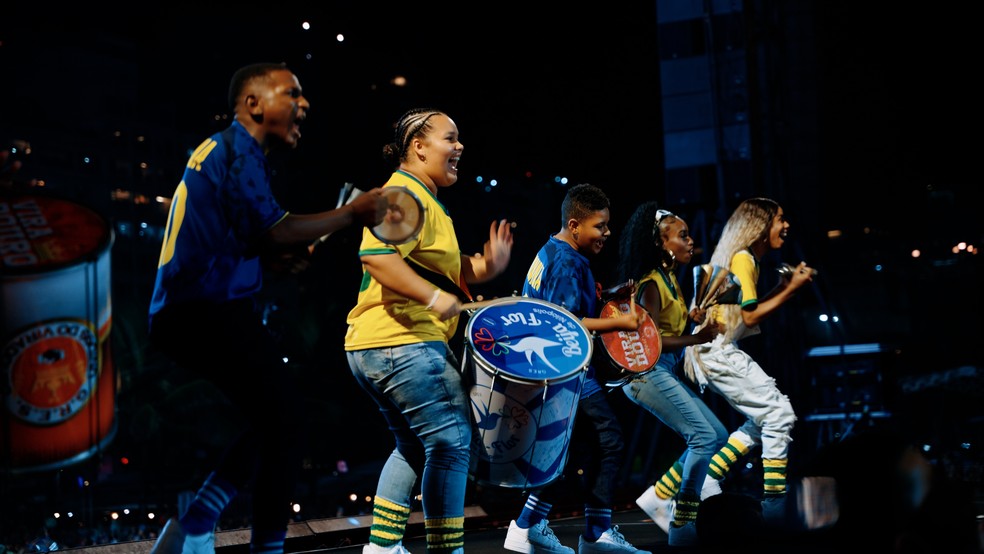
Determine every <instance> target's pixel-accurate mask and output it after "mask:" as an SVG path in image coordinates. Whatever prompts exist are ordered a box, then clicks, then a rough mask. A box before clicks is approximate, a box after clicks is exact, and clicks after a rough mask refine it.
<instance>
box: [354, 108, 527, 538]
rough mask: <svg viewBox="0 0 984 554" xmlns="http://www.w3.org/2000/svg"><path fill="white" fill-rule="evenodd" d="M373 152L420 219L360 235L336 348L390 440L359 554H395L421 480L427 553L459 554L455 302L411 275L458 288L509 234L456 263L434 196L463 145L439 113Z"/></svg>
mask: <svg viewBox="0 0 984 554" xmlns="http://www.w3.org/2000/svg"><path fill="white" fill-rule="evenodd" d="M395 129H396V134H395V140H394V142H392V143H390V144H387V145H386V146H384V148H383V155H384V157H386V158H387V159H388V160H390V161H392V162H393V165H394V167H396V168H397V169H396V171H395V172H394V173H393V175H392V176H391V177H390V179H389V181H387V183H386V185H384V191H385V187H392V186H403V187H407V188H408V189H409V190H410V191H411V192H413V193H414V194H415V195H416V196H417V197H418V198H419V199H420V201H421V203H422V204H423V218H424V222H423V225H422V227H421V229H420V232H419V234H418V235H417V236H416V237H415V238H413V239H411V240H410V241H409V242H406V243H403V244H399V245H392V244H387V243H386V242H383V241H381V240H379V239H378V238H376V237H375V236H374V235H373V234H372V233H371V232H369V231H368V230H367V231H366V232H364V233H363V238H362V244H361V245H360V247H359V257H360V259H361V261H362V266H363V269H364V273H363V278H362V285H361V287H360V290H359V297H358V301H357V302H356V305H355V307H354V308H352V310H351V311H350V312H349V314H348V319H347V322H348V324H349V327H348V332H347V333H346V335H345V350H346V355H347V357H348V362H349V366H350V367H351V369H352V374H353V375H354V376H355V378H356V381H358V383H359V385H360V386H361V387H362V388H363V389H364V390H365V391H366V392H367V393H368V394H369V395H370V396H371V397H372V398H373V400H374V401H375V402H376V404H378V406H379V410H380V412H381V413H382V414H383V416H384V417H385V418H386V422H387V424H388V426H389V428H390V429H391V430H392V431H393V435H394V437H395V439H396V448H395V449H394V450H393V452H392V453H391V454H390V456H389V459H388V460H387V461H386V464H385V465H384V466H383V470H382V473H381V474H380V476H379V483H378V485H377V488H376V496H375V501H374V504H373V523H372V530H371V534H370V538H369V541H370V542H369V544H368V545H366V546H365V548H364V549H363V551H364V552H367V553H375V552H389V553H394V554H400V553H403V552H406V549H404V548H403V545H402V539H403V532H404V530H405V527H406V522H407V519H408V517H409V515H410V498H411V494H412V492H413V488H414V485H415V483H416V482H417V479H421V494H422V497H423V509H424V524H425V527H426V530H427V549H428V552H430V553H431V554H433V553H435V552H438V553H460V552H463V551H464V504H465V487H466V485H467V481H468V468H469V457H470V443H471V430H472V421H471V413H470V411H469V410H470V408H469V403H468V395H467V391H466V390H465V388H464V386H463V384H462V381H461V372H460V369H459V364H458V361H457V359H456V357H455V355H454V353H453V352H452V351H451V349H450V348H449V346H448V341H449V340H450V338H451V337H452V336H453V335H454V332H455V329H456V327H457V325H458V316H459V313H460V312H461V301H460V299H459V298H458V297H457V296H456V295H454V294H451V293H448V292H445V291H444V290H442V289H441V288H437V287H435V285H433V284H432V283H431V281H430V280H428V279H425V278H424V277H422V276H421V274H418V272H417V271H416V270H415V269H414V268H412V267H411V266H410V265H409V264H410V263H415V264H417V265H418V266H421V267H423V268H424V270H429V271H431V272H433V273H435V274H437V275H438V276H439V278H440V279H444V278H446V279H447V280H449V281H450V282H451V283H452V284H454V285H457V286H458V287H459V288H461V289H464V290H467V286H468V284H470V283H482V282H485V281H488V280H490V279H492V278H494V277H496V276H497V275H499V274H500V273H502V272H503V270H505V269H506V266H507V265H508V264H509V256H510V253H511V251H512V245H513V236H512V230H511V227H510V225H509V224H508V222H506V221H505V220H502V221H498V222H496V221H493V222H492V225H491V227H490V229H489V240H488V242H486V243H485V247H484V252H483V254H482V255H479V256H465V255H462V254H461V250H460V248H459V247H458V239H457V237H456V235H455V231H454V226H453V225H452V221H451V217H450V216H449V215H448V213H447V210H446V209H445V207H444V206H443V205H442V204H441V202H440V201H438V199H437V193H438V190H439V189H440V188H442V187H449V186H451V185H453V184H454V183H455V182H456V181H457V180H458V160H459V159H460V158H461V153H462V150H463V149H464V146H463V145H462V144H461V142H460V140H459V138H458V127H457V126H456V125H455V123H454V121H453V120H452V119H451V118H450V117H448V115H447V114H445V113H444V112H441V111H439V110H431V109H414V110H410V111H408V112H407V113H405V114H404V115H403V116H402V117H400V119H399V120H398V121H397V122H396V127H395Z"/></svg>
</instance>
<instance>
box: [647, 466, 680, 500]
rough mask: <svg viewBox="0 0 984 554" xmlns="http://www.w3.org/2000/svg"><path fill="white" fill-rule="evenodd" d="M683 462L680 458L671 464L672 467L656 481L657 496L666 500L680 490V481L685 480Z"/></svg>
mask: <svg viewBox="0 0 984 554" xmlns="http://www.w3.org/2000/svg"><path fill="white" fill-rule="evenodd" d="M682 475H683V464H681V463H680V461H679V460H677V461H676V462H674V463H673V465H672V466H670V469H668V470H666V473H664V474H663V476H662V477H660V478H659V481H656V484H655V485H654V486H655V487H656V496H658V497H660V498H662V499H663V500H666V499H667V498H673V497H674V496H676V493H678V492H680V483H681V482H682V481H683V477H682Z"/></svg>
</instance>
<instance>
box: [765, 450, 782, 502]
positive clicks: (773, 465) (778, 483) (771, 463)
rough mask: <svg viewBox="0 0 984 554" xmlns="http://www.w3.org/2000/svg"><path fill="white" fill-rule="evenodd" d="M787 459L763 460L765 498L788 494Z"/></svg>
mask: <svg viewBox="0 0 984 554" xmlns="http://www.w3.org/2000/svg"><path fill="white" fill-rule="evenodd" d="M787 463H788V460H786V459H785V458H771V459H769V458H762V470H763V472H764V475H763V484H764V489H765V490H764V491H763V495H764V498H769V497H770V496H781V495H784V494H786V465H787Z"/></svg>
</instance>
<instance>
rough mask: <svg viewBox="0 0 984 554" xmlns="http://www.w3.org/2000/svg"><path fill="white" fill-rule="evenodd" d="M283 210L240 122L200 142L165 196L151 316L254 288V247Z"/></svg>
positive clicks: (257, 273) (258, 277)
mask: <svg viewBox="0 0 984 554" xmlns="http://www.w3.org/2000/svg"><path fill="white" fill-rule="evenodd" d="M286 215H287V212H286V211H285V210H284V209H283V208H281V207H280V205H279V204H277V201H276V200H275V199H274V197H273V193H272V191H271V189H270V168H269V165H268V163H267V159H266V156H265V155H264V153H263V150H262V149H261V148H260V144H259V143H258V142H256V139H254V138H253V137H252V136H251V135H250V134H249V132H247V131H246V129H245V128H244V127H243V126H242V125H240V124H239V122H233V124H232V125H230V126H229V128H227V129H226V130H225V131H223V132H221V133H216V134H214V135H212V136H211V137H209V138H208V139H207V140H205V142H203V143H202V144H201V145H200V146H199V147H198V148H197V149H195V151H194V152H193V153H192V155H191V157H190V158H189V160H188V165H187V167H186V168H185V171H184V175H183V177H182V179H181V182H180V183H179V184H178V187H177V189H176V190H175V192H174V197H173V198H172V199H171V209H170V212H169V214H168V219H167V228H166V229H165V231H164V241H163V244H162V246H161V256H160V260H159V261H158V264H157V278H156V281H155V282H154V294H153V297H152V299H151V303H150V316H151V318H153V316H154V314H156V313H157V312H159V311H160V310H161V308H163V307H164V306H167V305H169V304H174V303H179V302H186V301H205V302H225V301H229V300H235V299H239V298H246V297H251V296H252V295H253V294H255V293H256V292H258V291H259V290H260V288H261V286H262V284H263V268H262V267H261V265H260V259H259V256H258V253H257V252H256V250H255V246H256V244H257V241H258V240H259V239H260V237H262V236H263V234H264V233H265V232H266V231H267V230H269V229H270V228H271V227H273V226H274V225H275V224H277V223H278V222H279V221H280V220H281V219H283V218H284V217H285V216H286Z"/></svg>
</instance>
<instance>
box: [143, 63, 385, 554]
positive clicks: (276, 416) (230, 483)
mask: <svg viewBox="0 0 984 554" xmlns="http://www.w3.org/2000/svg"><path fill="white" fill-rule="evenodd" d="M229 105H230V107H231V108H232V110H233V111H234V112H235V120H234V121H233V122H232V124H231V125H230V126H229V127H228V128H227V129H226V130H224V131H222V132H220V133H216V134H215V135H212V136H211V137H209V138H208V139H206V140H205V141H204V142H203V143H202V144H201V145H200V146H199V147H198V148H197V149H196V150H195V151H194V153H192V155H191V158H190V159H189V160H188V165H187V167H186V168H185V171H184V175H183V176H182V179H181V182H180V183H179V184H178V187H177V189H176V190H175V192H174V196H173V198H172V200H171V207H170V213H169V215H168V221H167V228H166V230H165V233H164V240H163V245H162V248H161V256H160V260H159V261H158V266H157V278H156V281H155V283H154V293H153V298H152V300H151V303H150V310H149V316H150V319H149V333H150V340H151V343H152V345H153V346H154V347H155V348H158V349H159V350H161V351H162V352H164V353H165V354H167V355H168V356H170V357H171V358H172V359H173V360H174V361H176V362H177V363H179V364H181V365H182V366H184V367H187V368H189V369H192V370H194V371H195V372H197V373H198V374H199V375H200V376H202V377H203V378H206V379H209V380H210V381H211V382H212V383H213V384H215V386H216V387H218V389H219V390H221V391H222V392H223V393H224V394H225V395H226V396H227V397H228V399H229V401H230V402H231V403H232V404H233V405H234V406H235V407H236V408H237V409H239V410H240V412H241V413H242V415H243V417H244V418H245V421H246V425H247V427H246V429H245V431H244V433H243V434H242V435H241V436H240V437H239V438H238V439H236V440H235V441H234V442H233V444H232V445H230V446H229V449H228V450H227V451H226V452H225V454H224V455H223V457H222V458H221V459H220V461H219V463H218V466H217V467H216V468H215V469H214V470H213V471H212V472H211V473H210V474H209V475H208V477H207V478H206V479H205V482H204V484H203V485H202V486H201V488H200V489H199V491H198V494H197V496H196V497H195V499H194V501H193V502H192V503H191V504H190V505H189V506H188V508H187V510H186V511H185V513H184V514H182V515H181V517H180V519H179V518H172V519H170V520H169V521H168V523H167V524H166V525H165V527H164V530H163V531H162V532H161V536H160V537H159V538H158V539H157V542H156V543H155V544H154V547H153V549H152V550H151V552H152V554H178V553H184V554H213V553H214V552H215V532H214V530H215V526H216V523H217V521H218V519H219V515H220V514H221V513H222V511H223V509H224V508H225V507H226V506H227V505H228V504H229V502H230V501H231V500H232V498H233V497H234V496H235V495H236V493H237V492H238V491H240V490H242V489H243V488H244V487H245V486H247V485H250V484H251V485H252V493H253V508H252V510H253V511H252V538H251V544H250V551H251V553H253V554H280V553H282V552H283V551H284V540H285V538H286V534H287V524H288V522H289V521H290V495H291V494H292V493H293V491H294V484H295V478H296V470H297V469H298V466H299V465H300V459H299V457H298V455H299V450H298V448H297V447H298V443H299V441H298V440H297V439H298V437H296V436H294V435H293V434H292V432H293V430H295V429H296V428H297V427H298V426H297V425H296V424H294V422H293V421H292V420H293V419H294V418H295V417H296V415H297V410H296V408H297V407H298V406H297V404H298V401H297V399H298V398H299V396H300V395H299V394H298V393H297V392H296V389H295V387H294V386H293V384H292V383H290V381H289V379H287V377H286V376H287V372H286V371H285V367H284V362H283V356H282V355H281V353H280V352H278V348H277V344H276V342H275V340H274V338H273V336H272V335H271V334H270V333H269V332H268V330H267V328H266V327H265V326H264V325H263V321H262V317H261V314H260V313H258V312H257V311H256V310H255V308H256V306H255V303H254V296H255V295H256V293H258V292H259V291H260V289H261V287H262V284H263V283H262V276H263V267H262V266H261V262H260V255H261V254H270V253H272V254H277V253H283V252H290V251H292V250H296V249H297V247H302V248H301V249H303V247H304V246H306V245H309V244H312V243H313V242H314V241H315V240H316V239H318V238H319V237H321V236H324V235H326V234H329V233H332V232H334V231H337V230H339V229H342V228H344V227H346V226H348V225H350V224H352V223H356V222H358V223H361V224H363V225H370V226H371V225H375V224H376V223H378V222H379V221H381V220H382V216H383V214H384V213H385V209H386V207H385V202H383V201H382V197H381V194H380V193H381V189H378V188H377V189H373V190H372V191H369V193H368V194H362V195H360V196H358V197H357V198H356V199H355V200H354V201H353V202H352V203H350V204H348V205H346V206H342V207H340V208H338V209H335V210H331V211H327V212H321V213H314V214H306V215H298V214H291V213H288V212H287V211H286V210H284V209H283V208H281V207H280V205H279V204H278V203H277V201H276V199H275V198H274V197H273V193H272V192H271V188H270V176H271V171H270V166H269V163H268V161H267V153H268V152H269V151H270V149H272V148H277V147H290V148H293V147H295V146H296V145H297V140H298V139H299V138H300V136H301V133H300V123H301V122H302V121H303V120H304V118H305V117H306V116H307V111H308V109H309V108H310V104H309V103H308V101H307V99H306V98H304V95H303V94H302V91H301V85H300V82H299V81H298V79H297V77H296V76H295V75H294V73H293V72H291V71H290V70H289V69H287V67H286V65H284V64H273V63H258V64H252V65H248V66H245V67H243V68H241V69H239V70H238V71H236V73H235V74H234V75H233V76H232V80H231V83H230V86H229ZM353 254H354V253H353Z"/></svg>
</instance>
